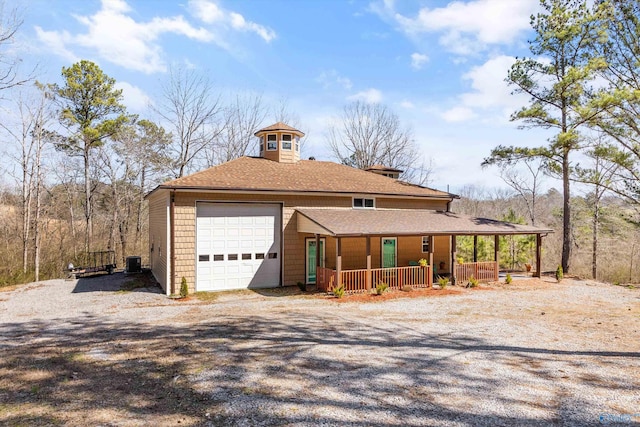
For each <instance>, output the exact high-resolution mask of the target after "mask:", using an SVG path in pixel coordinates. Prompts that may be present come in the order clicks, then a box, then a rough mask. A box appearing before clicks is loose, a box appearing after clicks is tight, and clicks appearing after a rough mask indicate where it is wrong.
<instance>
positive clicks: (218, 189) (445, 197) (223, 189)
mask: <svg viewBox="0 0 640 427" xmlns="http://www.w3.org/2000/svg"><path fill="white" fill-rule="evenodd" d="M161 189H165V190H183V191H189V192H194V191H196V192H197V191H202V192H209V191H215V192H233V193H237V192H239V191H240V192H246V193H286V194H291V195H298V194H309V193H312V194H343V195H348V194H364V195H371V196H392V197H417V198H426V199H438V200H453V199H454V198H459V196H456V195H455V194H448V193H445V194H404V193H374V192H366V191H332V190H285V189H274V188H243V187H231V188H229V187H201V186H195V185H181V186H174V185H163V184H161V185H159V186H157V187H156V188H154V189H153V190H151V192H149V193H148V194H147V195H146V196H145V198H146V197H148V196H150V195H151V194H152V193H153V192H155V191H156V190H161Z"/></svg>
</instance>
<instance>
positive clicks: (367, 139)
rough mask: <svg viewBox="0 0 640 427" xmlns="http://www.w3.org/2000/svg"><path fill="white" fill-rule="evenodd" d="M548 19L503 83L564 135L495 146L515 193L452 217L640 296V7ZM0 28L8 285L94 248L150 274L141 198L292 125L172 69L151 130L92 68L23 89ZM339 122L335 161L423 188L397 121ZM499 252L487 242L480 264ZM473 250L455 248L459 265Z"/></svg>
mask: <svg viewBox="0 0 640 427" xmlns="http://www.w3.org/2000/svg"><path fill="white" fill-rule="evenodd" d="M541 5H542V6H543V10H544V12H543V13H541V14H538V15H537V16H534V17H532V21H531V24H532V27H533V30H534V32H535V34H536V37H535V38H534V39H533V40H532V41H531V42H530V48H531V53H532V57H531V58H520V59H518V60H517V61H516V63H515V64H514V65H513V67H512V68H511V70H505V76H506V77H507V82H508V83H509V84H510V85H511V86H512V87H513V88H514V92H516V93H524V94H526V95H528V96H529V97H530V103H529V105H527V106H525V107H523V108H522V109H521V110H519V111H517V112H515V113H514V114H513V116H512V119H513V120H514V121H518V122H519V123H522V124H523V127H525V128H526V127H540V128H544V129H550V130H552V131H553V132H555V133H554V136H553V137H551V138H550V139H549V141H548V144H547V145H543V146H540V147H534V148H531V147H518V146H498V147H496V148H495V149H494V150H493V151H492V152H491V153H490V154H489V156H488V157H487V158H486V159H484V163H483V164H484V165H485V166H487V167H497V168H498V170H499V171H500V173H501V176H502V177H503V179H504V182H505V184H506V185H507V186H508V188H510V190H495V189H488V188H478V187H466V188H465V189H463V191H461V196H462V198H461V200H460V201H459V202H456V204H455V205H454V210H456V211H459V212H462V213H466V214H470V215H474V216H486V217H491V218H497V219H505V220H509V221H513V222H526V223H530V224H534V225H537V224H545V225H547V226H550V227H552V228H554V229H555V230H556V233H555V234H553V235H550V236H549V237H547V238H546V239H545V251H544V254H543V256H544V266H545V268H546V269H548V270H554V269H555V267H556V266H557V265H559V264H560V265H562V267H563V268H564V270H565V271H567V272H568V271H569V269H571V272H572V273H575V274H579V275H584V276H593V277H597V278H599V279H603V280H610V281H618V282H638V281H639V279H638V272H639V271H638V270H639V267H638V264H640V255H639V254H640V248H639V247H638V246H640V238H639V237H640V215H639V212H638V207H639V206H640V181H639V179H640V130H639V129H640V126H639V123H638V122H639V118H640V83H639V82H640V39H639V38H638V34H640V1H622V0H609V1H596V2H595V4H591V2H586V1H580V0H542V1H541ZM0 23H1V28H0V59H1V61H0V64H2V69H0V93H1V94H3V96H2V98H3V99H4V101H3V103H2V108H3V120H2V123H1V124H0V131H1V132H0V133H1V135H0V140H1V141H2V145H3V146H4V147H6V149H5V151H4V153H3V159H4V160H3V162H2V171H1V172H2V173H3V175H4V176H5V187H4V188H2V189H1V191H0V214H1V215H2V221H1V222H0V236H1V237H0V238H1V239H3V244H2V246H1V247H0V259H2V260H3V263H2V264H1V265H0V285H4V284H10V283H19V282H26V281H31V280H42V279H46V278H51V277H59V276H61V275H62V274H63V270H64V268H65V266H66V265H67V264H68V263H69V262H72V263H74V264H76V265H78V264H79V265H82V263H83V261H84V260H83V259H82V257H83V256H84V254H86V253H87V252H88V251H90V250H114V251H116V253H117V259H118V260H119V261H118V262H119V264H120V265H123V264H124V259H125V258H126V256H129V255H140V256H142V259H143V263H146V261H147V254H148V242H147V212H146V205H145V201H144V194H146V193H147V192H148V191H149V190H151V189H152V188H153V187H154V186H155V185H156V184H158V183H160V182H162V181H164V180H166V179H171V178H175V177H180V176H184V175H185V174H188V173H191V172H194V171H196V170H199V169H202V168H204V167H208V166H212V165H215V164H219V163H222V162H226V161H229V160H232V159H234V158H237V157H239V156H242V155H246V154H253V153H255V152H256V150H255V148H256V144H255V141H254V137H253V133H254V132H255V131H256V130H257V129H259V128H260V126H262V125H264V124H265V122H268V121H271V122H273V121H287V122H289V124H292V125H296V120H293V121H292V120H291V114H290V113H289V112H288V111H287V108H286V106H284V107H283V106H282V105H281V106H278V107H277V108H270V107H269V106H267V105H265V104H264V102H263V100H262V97H261V96H260V95H259V94H253V93H246V94H234V95H233V96H227V97H223V96H222V94H220V93H218V92H217V91H216V88H215V87H214V86H213V85H212V84H211V82H210V81H209V79H208V76H207V75H205V74H202V73H198V72H196V71H194V70H181V69H172V70H170V72H169V73H168V77H167V78H166V80H165V82H164V84H163V90H162V92H161V93H160V94H159V95H158V99H155V100H153V103H152V105H153V107H151V106H150V107H149V111H148V116H147V117H140V116H136V115H132V114H130V113H129V112H128V111H127V108H126V105H124V103H123V97H122V91H120V90H117V89H116V88H115V83H116V82H115V80H114V79H113V78H111V77H109V76H107V75H106V74H104V72H103V71H102V70H101V69H100V68H99V67H98V66H97V65H96V64H94V63H92V62H90V61H85V60H83V61H80V62H78V63H76V64H72V65H71V66H69V67H64V68H63V70H62V76H61V79H60V81H59V82H53V83H50V82H37V81H36V80H35V79H33V78H32V77H31V76H30V75H27V76H24V77H22V76H21V75H20V73H18V71H17V68H16V64H17V63H18V62H19V58H13V57H10V56H7V54H6V49H4V50H3V48H4V47H6V46H7V45H8V44H10V43H11V42H12V40H13V38H14V36H15V34H16V32H17V31H19V28H20V25H21V22H20V20H19V19H18V18H17V15H16V14H11V13H9V14H8V15H7V14H6V11H5V15H4V16H0ZM371 117H375V118H377V119H376V120H375V122H373V123H372V121H371V120H370V119H371ZM270 119H271V120H270ZM337 123H342V126H337V127H335V128H333V129H331V132H330V134H329V136H328V140H327V151H328V152H329V151H331V152H333V154H334V156H335V157H336V158H337V159H338V161H342V162H344V163H346V164H351V165H353V166H355V167H361V168H366V167H369V166H372V165H373V164H374V163H377V162H382V161H384V162H386V163H389V164H388V165H387V166H401V168H402V169H405V170H406V171H407V174H406V175H405V177H404V178H405V179H408V178H410V179H412V180H413V181H414V182H419V183H423V184H424V183H426V182H427V181H428V177H429V169H430V168H429V167H426V166H425V165H424V163H421V162H422V161H423V160H424V159H422V160H421V159H420V158H419V157H418V156H417V153H418V152H419V150H418V145H417V143H416V142H415V141H414V140H413V136H412V133H411V131H410V129H408V128H406V127H404V126H402V125H401V124H400V122H399V119H398V116H396V115H395V114H394V113H393V112H391V111H390V110H389V109H387V107H385V106H382V105H368V104H364V103H361V102H356V103H354V104H351V105H348V106H346V107H345V108H344V110H343V114H342V115H339V116H338V117H337ZM480 161H481V159H478V162H480ZM544 177H552V178H558V179H559V180H560V181H561V183H562V184H561V186H562V187H561V190H560V191H557V190H555V189H553V188H552V189H551V190H547V191H545V192H542V191H541V188H543V186H542V185H541V181H542V180H543V178H544ZM575 184H579V186H578V187H575ZM545 187H546V188H548V187H549V181H547V184H546V186H545ZM576 188H577V190H576ZM492 244H493V243H492V242H488V241H487V242H485V241H484V240H483V239H481V241H480V245H479V251H480V259H483V257H482V254H483V251H484V252H487V253H491V252H492V247H490V246H489V245H492ZM501 246H502V251H503V253H502V257H501V260H502V267H503V268H522V267H523V266H524V264H526V263H527V262H530V260H531V250H532V246H533V245H532V242H530V241H529V240H528V238H526V237H522V238H518V237H513V238H511V237H509V238H506V240H505V244H503V245H501ZM469 247H472V242H471V244H469V242H467V241H465V240H464V239H462V240H461V241H459V252H460V254H461V256H462V257H463V258H466V259H469V258H470V255H469V254H468V251H469V249H468V248H469Z"/></svg>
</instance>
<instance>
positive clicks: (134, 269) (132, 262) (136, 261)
mask: <svg viewBox="0 0 640 427" xmlns="http://www.w3.org/2000/svg"><path fill="white" fill-rule="evenodd" d="M126 271H127V273H140V272H141V271H142V261H141V259H140V257H139V256H128V257H127V270H126Z"/></svg>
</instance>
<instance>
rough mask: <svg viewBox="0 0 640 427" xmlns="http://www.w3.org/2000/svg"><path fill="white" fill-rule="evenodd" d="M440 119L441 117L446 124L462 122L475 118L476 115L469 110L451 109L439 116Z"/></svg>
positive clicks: (465, 108)
mask: <svg viewBox="0 0 640 427" xmlns="http://www.w3.org/2000/svg"><path fill="white" fill-rule="evenodd" d="M440 117H442V118H443V119H444V120H445V121H447V122H464V121H467V120H471V119H473V118H475V117H476V114H475V113H474V112H473V110H472V109H471V108H467V107H453V108H451V109H449V110H447V111H444V112H443V113H442V114H440Z"/></svg>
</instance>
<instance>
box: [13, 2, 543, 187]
mask: <svg viewBox="0 0 640 427" xmlns="http://www.w3.org/2000/svg"><path fill="white" fill-rule="evenodd" d="M14 1H16V0H14ZM15 4H16V5H18V2H17V1H16V3H15ZM19 5H20V6H19V7H20V8H21V9H22V11H23V14H24V24H23V27H22V28H21V30H20V40H19V46H20V55H21V56H22V57H23V60H24V67H25V68H28V67H29V66H33V64H36V63H37V64H39V71H38V73H39V74H38V79H39V80H40V81H43V82H61V78H60V70H61V68H62V67H63V66H69V65H71V64H72V63H73V62H76V61H78V60H80V59H89V60H92V61H94V62H96V63H98V64H99V65H100V67H101V68H102V69H103V70H104V71H105V72H106V73H107V74H108V75H110V76H111V77H113V78H115V79H116V80H117V81H118V85H119V87H121V88H122V89H123V90H124V95H125V104H126V105H127V106H128V107H129V109H130V110H131V111H132V112H135V113H140V114H142V115H149V114H150V113H149V109H148V108H147V105H148V103H149V102H154V99H157V97H158V94H159V87H160V84H161V82H162V81H163V79H166V78H167V69H168V67H169V66H170V65H176V66H184V67H193V68H195V69H198V70H202V71H203V72H206V73H207V74H208V75H209V77H210V78H211V80H212V81H213V83H214V84H215V86H216V87H217V88H218V89H219V90H220V93H221V94H223V96H228V95H229V94H232V93H235V92H238V91H241V92H247V91H252V92H257V93H261V94H262V96H263V100H264V101H265V103H267V104H269V105H273V106H276V105H278V104H279V103H280V102H282V100H286V102H287V104H288V108H289V110H290V111H291V112H293V113H294V114H295V115H296V116H297V117H298V119H299V120H298V123H297V125H298V126H299V127H300V128H301V130H302V131H304V132H306V133H307V134H308V138H307V140H306V141H305V145H306V146H305V147H303V155H304V156H305V157H307V156H311V155H313V156H315V157H317V158H318V159H330V153H329V151H328V149H327V148H326V147H327V143H326V136H325V129H326V128H327V126H328V125H329V124H330V123H332V120H334V118H335V117H336V116H337V115H338V114H339V113H340V112H341V110H342V108H343V107H344V105H345V104H347V103H349V102H350V101H352V100H357V99H361V100H364V101H366V102H380V103H383V104H385V105H387V106H388V107H389V108H391V109H392V110H393V111H394V112H395V113H396V114H398V116H399V117H400V119H401V121H402V123H403V124H405V125H407V126H410V127H411V128H412V130H413V134H414V137H415V140H416V142H417V144H418V146H419V147H420V148H421V150H422V153H423V155H424V157H425V158H427V159H428V158H432V159H433V164H434V174H433V182H432V186H433V187H436V188H440V189H446V188H447V185H450V188H451V191H454V192H455V191H456V189H459V188H460V187H462V186H463V185H465V184H477V185H485V186H489V187H494V186H502V185H503V184H502V182H501V181H500V178H499V177H498V175H497V171H496V170H495V169H488V170H481V168H480V163H481V161H482V159H483V158H484V157H486V156H487V155H488V154H489V152H490V150H491V149H492V148H493V147H495V146H496V145H498V144H505V145H510V144H520V145H539V144H543V143H544V142H545V140H546V138H548V137H549V135H548V134H545V133H544V132H543V131H537V130H518V129H517V124H516V123H511V122H509V119H508V118H509V114H510V113H511V112H513V111H514V110H515V109H517V108H519V107H521V106H523V105H525V104H526V103H527V98H526V97H522V96H514V95H510V88H508V87H507V85H506V83H504V78H505V77H506V73H507V71H508V69H509V67H510V65H511V64H512V63H513V61H514V58H515V57H516V56H520V57H522V56H525V55H528V53H529V51H528V45H527V40H528V39H530V38H532V37H533V34H532V31H531V29H530V25H529V17H530V15H531V14H532V13H536V12H537V11H538V7H539V6H538V0H517V1H515V0H514V1H511V0H472V1H429V0H424V1H410V0H402V1H399V0H398V1H393V0H386V1H384V0H373V1H338V0H324V1H321V0H304V1H303V0H300V1H294V0H279V1H274V0H269V1H263V0H253V1H243V0H234V1H231V0H183V1H181V2H173V1H151V0H147V1H143V0H103V1H99V0H85V1H62V0H56V1H50V0H31V1H27V2H19ZM7 6H11V2H10V1H9V2H8V3H7V4H6V5H5V8H6V7H7ZM150 118H152V119H153V117H150ZM267 121H270V120H267ZM268 124H270V123H265V125H268Z"/></svg>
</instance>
